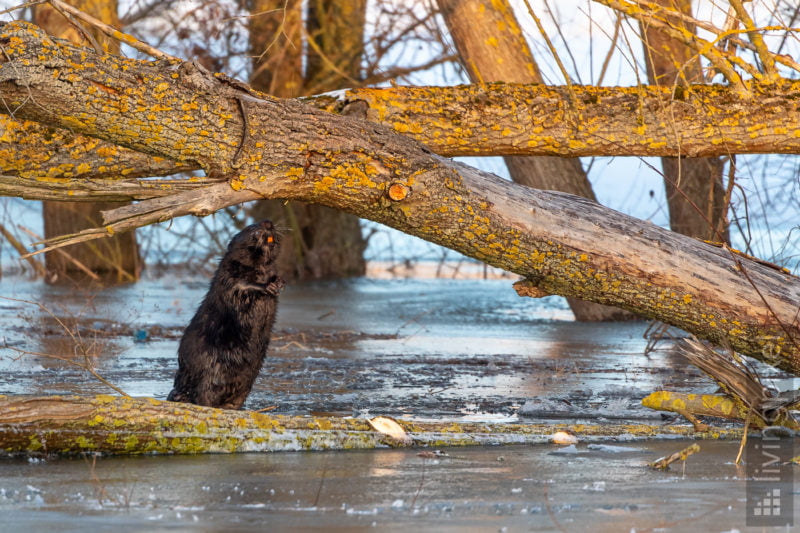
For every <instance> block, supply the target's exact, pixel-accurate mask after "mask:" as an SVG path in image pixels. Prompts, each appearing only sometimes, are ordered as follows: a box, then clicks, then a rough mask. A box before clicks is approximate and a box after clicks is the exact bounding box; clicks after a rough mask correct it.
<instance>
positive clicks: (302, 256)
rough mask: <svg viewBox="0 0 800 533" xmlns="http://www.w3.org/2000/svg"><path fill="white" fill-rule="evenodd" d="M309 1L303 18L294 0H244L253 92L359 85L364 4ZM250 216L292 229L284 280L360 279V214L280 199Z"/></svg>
mask: <svg viewBox="0 0 800 533" xmlns="http://www.w3.org/2000/svg"><path fill="white" fill-rule="evenodd" d="M307 4H308V6H307V12H306V16H305V17H303V13H302V9H303V2H301V1H299V0H253V1H251V2H250V3H249V9H250V25H249V35H250V54H251V56H252V57H253V76H252V77H251V84H252V85H253V87H254V88H256V89H258V90H261V91H264V92H267V93H270V94H273V95H275V96H278V97H280V98H294V97H297V96H303V95H307V94H315V93H320V92H326V91H330V90H333V89H340V88H343V87H352V86H357V85H360V83H361V64H362V57H363V53H364V24H365V15H366V1H365V0H358V1H347V0H310V1H309V2H308V3H307ZM304 19H305V25H304V24H303V21H304ZM304 26H305V27H304ZM304 52H305V53H304ZM303 59H305V66H306V68H305V72H304V71H303ZM250 213H251V215H252V216H254V217H255V218H270V219H273V220H278V221H281V223H282V225H283V226H284V227H286V228H287V229H288V230H289V231H288V232H287V233H286V235H285V238H284V245H283V247H282V254H281V256H280V259H279V269H280V270H281V272H283V273H284V275H285V276H286V277H287V278H288V279H325V278H339V277H347V276H360V275H363V274H364V272H365V271H366V263H365V261H364V249H365V248H366V240H365V239H364V237H363V235H362V233H361V225H360V223H359V220H358V218H357V217H354V216H353V215H350V214H347V213H344V212H342V211H337V210H334V209H330V208H328V207H324V206H320V205H312V204H305V203H302V202H285V201H281V200H271V201H263V202H259V203H258V204H256V206H254V207H253V208H251V210H250Z"/></svg>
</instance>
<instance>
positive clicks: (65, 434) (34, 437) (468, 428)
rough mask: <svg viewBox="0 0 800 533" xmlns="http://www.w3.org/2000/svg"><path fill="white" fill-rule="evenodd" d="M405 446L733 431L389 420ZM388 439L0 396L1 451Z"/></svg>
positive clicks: (375, 443) (733, 433)
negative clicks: (407, 441) (561, 434)
mask: <svg viewBox="0 0 800 533" xmlns="http://www.w3.org/2000/svg"><path fill="white" fill-rule="evenodd" d="M398 423H399V424H400V425H401V426H402V427H403V428H404V429H405V431H406V432H407V433H408V434H409V436H410V437H411V439H412V443H413V445H415V446H428V447H442V446H473V445H498V444H538V443H547V442H550V441H551V438H552V434H553V433H554V432H556V431H564V430H567V431H572V432H573V433H575V434H576V435H577V436H578V438H579V439H580V440H581V441H583V442H592V441H602V440H609V439H610V438H614V437H617V436H620V435H626V437H628V438H641V439H645V438H663V437H664V436H667V435H681V436H687V437H694V438H739V437H740V436H741V430H740V429H720V428H715V429H713V430H709V431H707V432H703V433H697V432H695V431H694V430H693V428H692V427H691V426H686V425H684V426H675V425H670V426H651V425H646V424H620V425H608V424H604V425H586V424H477V423H467V424H462V423H458V422H425V423H420V422H409V421H402V420H400V421H398ZM389 445H392V446H395V445H397V443H396V441H394V440H391V439H387V437H386V436H384V435H383V434H381V433H378V432H377V431H375V430H374V429H373V428H372V427H371V426H370V425H369V423H368V422H367V421H366V420H362V419H354V418H323V417H290V416H280V415H266V414H261V413H257V412H252V411H227V410H222V409H213V408H210V407H201V406H197V405H190V404H181V403H173V402H161V401H158V400H154V399H152V398H127V397H119V396H106V395H100V396H95V397H78V396H40V397H31V396H18V397H14V396H0V451H2V452H4V453H7V454H15V453H25V454H50V453H58V454H63V453H67V454H68V453H86V452H89V453H107V454H130V455H137V454H154V453H166V454H186V453H192V454H195V453H233V452H275V451H298V450H345V449H368V448H376V447H385V446H389Z"/></svg>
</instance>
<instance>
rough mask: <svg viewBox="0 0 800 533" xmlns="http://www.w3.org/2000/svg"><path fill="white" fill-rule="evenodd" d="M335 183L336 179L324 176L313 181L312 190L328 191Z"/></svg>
mask: <svg viewBox="0 0 800 533" xmlns="http://www.w3.org/2000/svg"><path fill="white" fill-rule="evenodd" d="M335 183H336V180H335V179H333V178H332V177H330V176H325V177H324V178H322V179H321V180H319V181H318V182H316V183H314V190H316V191H317V192H323V193H324V192H328V191H329V190H330V188H331V187H333V185H334V184H335Z"/></svg>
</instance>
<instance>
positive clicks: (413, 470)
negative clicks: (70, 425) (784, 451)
mask: <svg viewBox="0 0 800 533" xmlns="http://www.w3.org/2000/svg"><path fill="white" fill-rule="evenodd" d="M206 286H207V281H206V280H203V279H194V280H186V279H177V278H160V279H156V280H147V281H145V282H142V283H139V284H136V285H132V286H126V287H118V288H113V289H107V290H104V291H101V292H88V291H84V290H81V289H59V288H52V287H46V286H44V285H41V284H39V283H31V282H28V281H25V280H23V279H14V278H11V279H9V278H7V279H3V280H2V281H0V296H4V297H7V298H15V299H17V300H25V301H15V300H8V299H2V298H0V346H2V345H4V344H6V345H8V346H10V347H11V348H6V349H2V350H0V394H19V393H25V394H65V393H79V394H91V393H99V392H104V393H105V392H109V389H108V388H107V387H106V386H105V385H104V384H102V383H101V382H100V381H98V380H97V379H96V378H95V377H94V376H92V375H91V374H90V373H89V372H87V370H86V369H85V368H83V367H82V366H81V365H84V366H85V364H86V362H87V361H88V362H89V363H91V365H92V368H93V369H94V370H95V371H96V372H97V373H98V374H99V375H101V376H102V377H103V378H105V379H106V380H108V381H109V382H111V383H113V384H115V385H117V386H118V387H120V388H121V389H123V390H124V391H126V392H127V393H128V394H131V395H134V396H153V397H156V398H164V397H165V396H166V394H167V393H168V392H169V389H170V385H171V379H172V376H173V373H174V370H175V366H176V355H175V354H176V349H177V343H178V339H179V336H180V333H181V329H182V327H183V326H184V325H185V324H186V323H187V322H188V320H189V318H191V315H192V314H193V312H194V308H195V307H196V305H197V303H198V302H199V300H200V298H201V297H202V295H203V294H204V292H205V289H206ZM28 302H37V303H40V304H43V305H44V306H46V308H47V311H44V310H43V309H41V308H39V307H37V306H36V305H34V304H32V303H28ZM646 328H647V323H645V322H634V323H624V324H603V325H593V324H578V323H575V322H573V321H572V316H571V313H570V312H569V310H568V308H567V307H566V306H565V304H564V302H563V300H560V299H558V298H546V299H541V300H533V299H528V298H519V297H518V296H517V295H516V293H515V292H514V291H513V290H512V289H511V287H510V282H509V281H507V280H490V281H476V280H458V281H455V280H451V281H447V280H403V281H391V280H369V279H362V280H355V281H348V282H339V283H317V284H306V285H301V286H295V287H289V288H288V289H287V290H286V291H285V293H284V294H283V297H282V301H281V306H280V315H279V320H278V323H277V332H276V335H275V338H274V342H273V348H272V350H271V355H270V357H269V360H268V362H267V364H266V365H265V368H264V371H263V372H262V375H261V377H260V378H259V380H258V382H257V384H256V386H255V389H254V391H253V394H252V395H251V397H250V399H249V400H248V404H247V406H246V407H247V408H249V409H262V408H266V407H274V410H275V412H279V413H287V414H308V413H325V414H332V415H337V416H351V415H355V416H364V415H367V414H368V415H378V414H387V415H392V416H396V417H410V418H437V419H459V420H492V421H502V420H507V421H520V422H526V421H530V422H536V421H541V420H542V419H550V420H553V419H559V420H570V421H576V420H577V421H580V420H586V421H590V422H593V423H597V422H598V421H600V422H602V421H604V420H607V421H608V422H609V423H613V422H614V421H616V420H621V419H624V420H642V421H647V422H648V423H662V422H663V421H662V417H661V416H660V415H659V414H657V413H653V412H650V411H647V410H645V409H644V408H642V407H641V406H640V404H639V402H640V400H641V398H642V397H643V396H644V395H646V394H647V393H649V392H650V391H652V390H655V389H658V388H662V387H665V388H669V389H671V390H693V391H695V392H711V391H713V390H714V389H715V388H716V387H715V385H713V384H711V383H710V382H708V380H706V379H705V378H704V377H702V376H701V375H699V374H698V373H696V372H694V371H693V370H691V369H690V368H688V367H687V366H686V365H685V363H684V362H683V361H682V360H681V359H680V357H679V356H678V355H676V354H675V353H674V351H673V350H671V349H669V347H665V349H662V350H657V351H655V352H653V353H651V354H650V356H649V357H645V356H644V355H643V352H644V348H645V346H646V340H645V339H644V338H643V333H644V332H645V330H646ZM20 350H23V351H26V352H32V353H28V354H23V353H21V352H20ZM53 355H55V356H58V358H54V357H52V356H53ZM667 422H669V421H667ZM610 444H615V445H618V446H626V447H629V448H630V449H611V450H602V449H600V450H598V449H590V448H589V447H588V446H586V445H583V444H579V446H578V448H577V450H576V451H577V453H575V454H566V455H551V453H552V452H553V451H555V450H556V448H555V447H553V446H533V447H525V448H518V447H507V448H488V449H452V450H448V453H449V454H450V457H443V458H437V459H431V458H424V457H419V456H418V455H417V452H416V451H407V450H403V451H396V450H382V451H374V452H327V453H285V454H283V453H279V454H264V455H237V456H202V457H139V458H97V459H96V462H95V463H94V464H93V463H92V461H93V459H84V458H77V459H75V458H73V459H69V458H51V459H47V460H45V461H43V462H37V461H33V462H29V461H27V460H24V459H20V458H2V459H0V510H1V511H2V516H3V524H0V531H5V530H6V527H8V528H10V529H8V530H9V531H17V530H27V531H40V530H41V531H45V530H58V531H67V530H71V531H86V530H88V529H94V530H99V531H104V530H114V531H119V530H125V531H159V530H170V531H176V530H177V531H180V530H192V531H194V530H198V531H206V530H207V531H232V530H242V531H245V530H253V529H263V530H289V529H325V530H335V529H339V530H342V531H344V530H347V531H350V530H357V529H360V528H365V529H366V528H369V529H372V528H378V529H389V530H394V529H398V530H400V529H402V530H407V529H408V528H409V527H420V528H422V529H423V530H425V529H432V528H434V527H435V528H436V529H442V528H448V529H451V530H459V531H460V530H474V531H485V530H498V529H500V528H503V527H508V528H509V530H536V531H551V530H569V531H583V530H598V531H604V530H607V531H629V530H631V528H635V529H637V530H642V529H647V528H664V530H667V531H693V530H715V531H726V530H731V529H732V528H740V529H741V528H742V527H743V524H744V516H745V514H744V498H745V493H744V482H743V481H742V479H743V476H744V474H743V472H741V471H740V470H739V469H738V468H737V467H736V466H734V465H733V464H732V461H733V459H734V457H735V455H736V452H737V446H738V444H737V443H730V442H717V443H703V444H702V448H703V450H702V452H701V454H699V455H696V456H693V457H692V458H691V459H690V460H689V463H688V465H687V468H686V470H685V471H682V470H681V469H680V468H678V470H677V471H674V472H666V473H658V472H652V471H650V470H648V469H646V468H645V467H644V466H643V465H644V464H645V463H646V462H647V461H650V460H653V459H655V458H657V457H659V456H662V455H665V454H667V453H672V452H674V451H677V450H679V449H681V448H683V447H684V446H686V445H687V444H688V442H686V441H659V442H626V443H610ZM797 500H798V502H800V496H798V498H797ZM798 516H800V514H799V515H798Z"/></svg>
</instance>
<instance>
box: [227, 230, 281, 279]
mask: <svg viewBox="0 0 800 533" xmlns="http://www.w3.org/2000/svg"><path fill="white" fill-rule="evenodd" d="M279 251H280V235H279V234H278V232H277V231H276V230H275V226H274V225H273V224H272V221H271V220H263V221H261V222H257V223H255V224H251V225H249V226H247V227H246V228H244V229H243V230H242V231H240V232H239V233H238V234H236V236H235V237H234V238H233V239H231V242H230V244H229V245H228V253H227V254H225V255H226V256H227V258H228V259H231V260H233V261H236V262H237V263H241V264H242V265H243V266H247V267H254V268H255V267H258V266H261V265H265V264H269V263H272V262H273V261H275V259H276V258H277V257H278V252H279Z"/></svg>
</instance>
